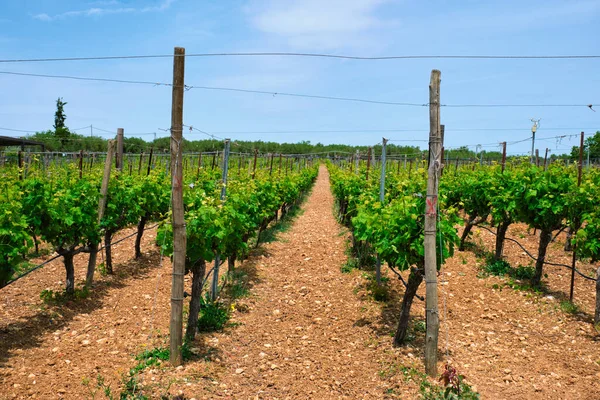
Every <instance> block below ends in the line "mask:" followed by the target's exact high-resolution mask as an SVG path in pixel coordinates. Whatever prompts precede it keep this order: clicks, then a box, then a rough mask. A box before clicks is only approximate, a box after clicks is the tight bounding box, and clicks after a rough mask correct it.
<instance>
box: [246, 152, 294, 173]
mask: <svg viewBox="0 0 600 400" xmlns="http://www.w3.org/2000/svg"><path fill="white" fill-rule="evenodd" d="M257 158H258V149H254V165H253V167H252V179H254V178H255V177H256V159H257ZM286 172H287V171H286Z"/></svg>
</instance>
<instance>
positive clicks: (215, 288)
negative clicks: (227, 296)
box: [211, 139, 231, 301]
mask: <svg viewBox="0 0 600 400" xmlns="http://www.w3.org/2000/svg"><path fill="white" fill-rule="evenodd" d="M230 143H231V139H225V149H224V152H223V175H222V181H221V203H224V202H225V195H226V194H227V174H228V171H229V146H230ZM220 266H221V257H220V254H218V253H217V254H216V255H215V267H214V269H213V276H212V285H211V298H212V300H213V301H216V300H217V296H218V295H219V267H220Z"/></svg>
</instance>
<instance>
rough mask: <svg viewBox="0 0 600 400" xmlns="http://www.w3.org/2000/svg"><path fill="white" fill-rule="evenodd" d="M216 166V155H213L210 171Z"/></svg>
mask: <svg viewBox="0 0 600 400" xmlns="http://www.w3.org/2000/svg"><path fill="white" fill-rule="evenodd" d="M216 164H217V153H215V154H213V159H212V166H211V167H210V170H211V171H214V169H215V165H216Z"/></svg>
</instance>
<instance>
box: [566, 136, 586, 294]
mask: <svg viewBox="0 0 600 400" xmlns="http://www.w3.org/2000/svg"><path fill="white" fill-rule="evenodd" d="M583 136H584V134H583V132H581V142H580V144H579V163H578V165H577V187H580V186H581V175H582V173H583ZM577 228H578V227H575V229H569V232H568V234H567V240H568V241H569V243H568V244H570V240H571V238H572V237H573V236H575V235H576V234H577ZM565 247H566V246H565ZM575 247H576V245H574V246H572V248H570V249H569V250H573V256H572V259H571V286H570V288H569V301H570V302H573V292H574V291H575V268H576V267H577V252H576V251H575V250H576V249H575Z"/></svg>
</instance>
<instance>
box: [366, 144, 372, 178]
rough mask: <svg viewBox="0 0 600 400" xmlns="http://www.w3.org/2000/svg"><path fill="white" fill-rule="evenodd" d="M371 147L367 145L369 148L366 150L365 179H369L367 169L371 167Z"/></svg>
mask: <svg viewBox="0 0 600 400" xmlns="http://www.w3.org/2000/svg"><path fill="white" fill-rule="evenodd" d="M372 150H373V149H372V148H371V147H369V150H368V152H367V175H366V180H367V181H368V180H369V169H370V168H371V152H372Z"/></svg>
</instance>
